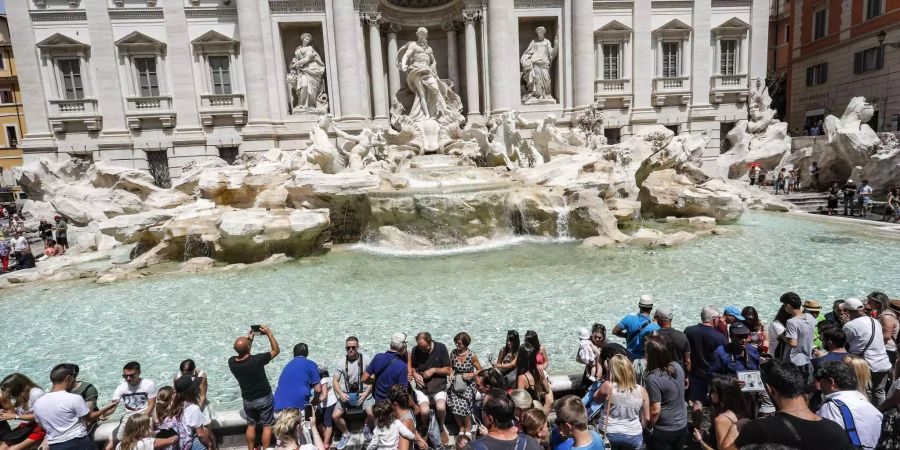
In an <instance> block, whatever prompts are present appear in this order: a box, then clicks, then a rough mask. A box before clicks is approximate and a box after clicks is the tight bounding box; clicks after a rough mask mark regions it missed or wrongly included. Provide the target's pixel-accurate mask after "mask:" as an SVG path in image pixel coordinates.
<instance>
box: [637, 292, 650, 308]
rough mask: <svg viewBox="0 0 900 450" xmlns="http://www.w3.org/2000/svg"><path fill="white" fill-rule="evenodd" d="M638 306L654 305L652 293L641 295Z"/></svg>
mask: <svg viewBox="0 0 900 450" xmlns="http://www.w3.org/2000/svg"><path fill="white" fill-rule="evenodd" d="M638 306H653V297H651V296H650V294H643V295H641V299H640V301H638Z"/></svg>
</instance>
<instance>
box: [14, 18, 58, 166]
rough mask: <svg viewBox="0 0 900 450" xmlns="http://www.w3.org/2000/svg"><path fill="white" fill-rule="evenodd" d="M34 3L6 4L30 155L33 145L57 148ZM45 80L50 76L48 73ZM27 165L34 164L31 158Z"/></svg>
mask: <svg viewBox="0 0 900 450" xmlns="http://www.w3.org/2000/svg"><path fill="white" fill-rule="evenodd" d="M30 4H31V2H25V1H12V2H9V4H8V5H6V8H7V9H8V10H9V12H8V14H9V17H10V18H11V20H10V21H9V33H10V35H12V36H15V37H16V38H15V39H13V40H12V47H13V53H14V54H16V55H18V56H19V57H18V58H16V70H17V73H18V76H19V89H20V90H21V99H22V103H23V105H24V112H25V121H26V122H28V132H27V133H25V130H19V132H20V133H22V135H23V138H22V141H21V147H22V148H23V149H25V152H26V155H27V153H28V149H29V148H31V147H32V146H38V147H41V146H43V147H47V146H53V145H54V143H53V133H51V132H50V121H49V118H48V114H47V96H46V94H45V92H44V86H43V85H42V83H41V61H40V60H39V59H38V57H37V56H36V53H35V45H36V44H37V40H36V39H35V37H34V28H33V25H32V23H31V16H30V15H29V13H28V8H29V5H30ZM51 76H52V75H51ZM44 78H50V77H48V76H47V74H46V73H45V74H44ZM47 81H49V80H47ZM48 84H50V83H48ZM25 162H26V163H28V162H31V161H30V160H29V159H28V158H27V156H26V160H25Z"/></svg>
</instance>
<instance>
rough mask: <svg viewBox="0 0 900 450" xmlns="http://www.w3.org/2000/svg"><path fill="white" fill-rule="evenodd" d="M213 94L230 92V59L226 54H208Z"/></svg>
mask: <svg viewBox="0 0 900 450" xmlns="http://www.w3.org/2000/svg"><path fill="white" fill-rule="evenodd" d="M208 61H209V69H210V71H211V72H212V88H213V94H220V95H226V94H231V61H230V59H229V57H228V56H209V57H208Z"/></svg>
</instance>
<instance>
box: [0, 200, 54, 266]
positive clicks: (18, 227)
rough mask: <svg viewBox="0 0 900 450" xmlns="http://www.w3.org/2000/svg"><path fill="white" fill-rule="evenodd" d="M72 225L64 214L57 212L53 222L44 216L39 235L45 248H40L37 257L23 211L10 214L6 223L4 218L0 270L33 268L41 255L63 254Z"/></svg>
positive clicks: (44, 256)
mask: <svg viewBox="0 0 900 450" xmlns="http://www.w3.org/2000/svg"><path fill="white" fill-rule="evenodd" d="M68 229H69V223H68V221H67V220H66V219H65V218H64V217H61V216H55V217H54V218H53V223H52V224H51V223H50V222H49V221H47V220H44V219H41V221H40V224H39V225H38V235H39V237H40V240H41V242H42V243H43V250H42V251H40V250H39V251H38V253H39V254H38V256H37V257H36V256H35V254H34V250H33V249H32V246H31V243H30V242H29V241H28V238H27V237H26V236H25V219H23V218H22V216H21V215H19V214H15V213H13V214H10V215H9V217H8V218H7V220H6V225H3V224H2V221H0V264H2V265H0V273H6V272H9V271H11V270H22V269H31V268H33V267H35V266H36V264H37V261H40V260H41V259H44V258H52V257H55V256H62V255H63V254H65V252H66V250H68V248H69V239H68ZM41 252H42V254H41Z"/></svg>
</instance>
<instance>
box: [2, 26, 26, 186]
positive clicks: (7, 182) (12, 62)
mask: <svg viewBox="0 0 900 450" xmlns="http://www.w3.org/2000/svg"><path fill="white" fill-rule="evenodd" d="M9 36H10V35H9V27H8V25H7V18H6V16H3V15H0V58H2V60H3V64H2V69H0V92H2V93H3V94H0V95H3V96H5V98H0V169H2V170H0V187H10V186H12V185H14V184H15V182H14V180H13V173H12V168H13V167H17V166H21V165H22V150H21V149H19V148H18V143H19V141H21V139H22V136H23V135H24V134H25V133H26V132H27V131H28V128H27V127H26V125H25V118H24V116H23V115H22V93H21V92H20V91H19V83H18V81H17V72H16V59H15V57H14V56H13V52H12V46H11V44H10V40H9ZM10 131H12V135H10V134H9V133H10ZM11 141H12V142H11Z"/></svg>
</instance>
